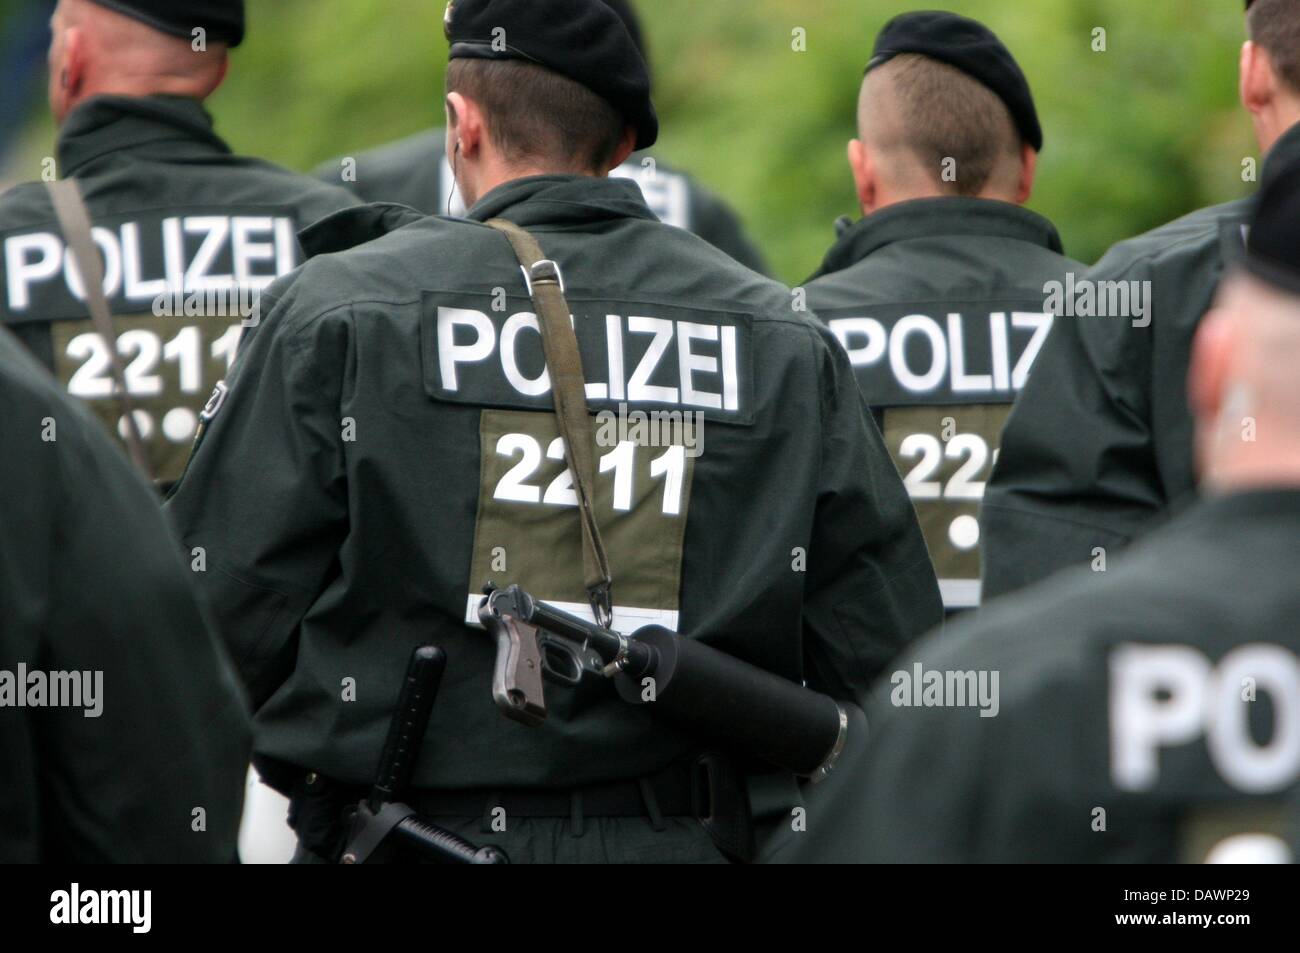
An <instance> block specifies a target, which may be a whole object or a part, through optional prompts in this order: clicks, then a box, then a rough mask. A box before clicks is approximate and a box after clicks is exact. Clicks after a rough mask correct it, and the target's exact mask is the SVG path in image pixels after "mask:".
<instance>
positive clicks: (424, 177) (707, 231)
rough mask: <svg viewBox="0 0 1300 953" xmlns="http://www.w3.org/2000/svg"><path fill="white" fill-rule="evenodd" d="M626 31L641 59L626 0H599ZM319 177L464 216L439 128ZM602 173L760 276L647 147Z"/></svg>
mask: <svg viewBox="0 0 1300 953" xmlns="http://www.w3.org/2000/svg"><path fill="white" fill-rule="evenodd" d="M606 2H607V3H608V4H609V6H610V7H611V8H612V9H613V10H614V12H615V13H617V14H618V15H619V16H620V17H621V18H622V19H623V23H624V24H625V25H626V26H627V28H628V31H629V32H630V33H631V34H632V39H633V41H634V42H635V43H636V45H637V49H639V50H640V51H641V54H642V56H643V57H644V58H645V59H646V60H647V61H648V60H649V56H648V54H647V53H646V45H645V34H644V32H643V30H642V27H641V22H640V20H639V19H638V18H637V15H636V11H635V10H633V9H632V4H631V2H630V0H606ZM315 175H316V176H317V177H318V178H320V179H321V180H322V181H324V182H329V183H331V184H338V183H339V182H340V179H341V180H342V183H343V185H344V186H345V187H347V188H349V189H351V190H352V191H353V192H355V193H356V194H357V195H360V196H361V197H362V198H364V199H365V200H366V201H367V202H399V203H401V204H403V205H409V206H410V207H411V208H414V209H419V210H420V211H421V212H424V213H426V214H432V215H444V214H445V215H464V214H465V201H464V196H463V195H460V194H459V193H458V192H457V191H456V188H455V181H456V180H455V174H454V172H453V170H452V167H451V162H450V161H449V159H448V156H447V136H446V132H445V131H444V130H442V129H432V130H428V131H426V132H421V133H417V134H416V135H413V136H411V137H409V138H407V139H403V140H401V141H400V142H394V143H391V144H389V145H386V146H381V147H379V148H377V149H371V150H370V151H368V152H363V153H361V154H360V155H358V156H355V157H351V158H341V159H334V160H332V161H330V162H326V163H324V164H323V165H321V166H320V167H318V168H317V169H316V171H315ZM610 175H614V176H619V177H622V178H627V179H631V180H632V181H633V182H635V183H636V184H637V185H639V186H640V187H641V192H642V193H643V194H644V196H645V200H646V204H647V205H649V206H650V210H651V211H652V212H654V213H655V215H657V216H658V217H659V220H660V221H662V222H667V223H668V224H669V225H676V226H678V227H679V228H685V229H689V230H690V231H692V232H694V233H695V234H696V235H699V236H700V237H701V238H703V239H704V240H705V241H707V242H709V243H710V244H712V245H715V246H717V247H718V248H721V249H722V250H723V251H725V252H726V253H727V254H728V255H730V256H731V257H732V258H734V259H736V261H738V262H740V263H741V264H742V265H747V266H748V267H750V268H753V269H754V270H755V271H757V272H759V273H760V274H767V273H768V268H767V262H766V261H765V260H764V258H763V253H762V252H761V251H760V250H759V248H758V246H757V245H755V244H754V242H753V241H752V240H751V239H750V238H749V236H748V235H746V234H745V230H744V226H743V225H742V224H741V221H740V217H739V216H738V215H737V214H736V213H735V211H734V210H732V209H731V207H730V206H728V205H727V203H726V202H724V201H723V200H722V198H721V197H719V196H718V195H715V194H714V193H713V192H710V191H709V190H708V189H706V188H705V187H704V186H702V185H700V183H699V182H697V181H696V180H695V179H694V178H693V177H692V176H691V175H689V174H687V173H685V172H683V171H681V170H680V169H675V168H673V167H671V166H669V165H667V164H666V163H664V162H661V161H660V160H659V159H658V157H656V156H652V155H650V154H649V153H648V152H641V151H638V152H636V153H634V154H633V155H631V156H630V157H628V159H627V161H625V162H624V163H623V164H622V165H620V166H619V167H618V168H616V169H614V170H613V171H612V172H611V173H610Z"/></svg>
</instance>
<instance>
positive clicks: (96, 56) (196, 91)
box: [50, 0, 243, 121]
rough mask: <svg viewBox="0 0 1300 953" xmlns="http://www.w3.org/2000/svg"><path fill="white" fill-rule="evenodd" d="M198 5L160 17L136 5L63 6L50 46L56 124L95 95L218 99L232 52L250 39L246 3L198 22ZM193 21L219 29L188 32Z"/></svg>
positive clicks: (120, 1)
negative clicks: (193, 11) (192, 12)
mask: <svg viewBox="0 0 1300 953" xmlns="http://www.w3.org/2000/svg"><path fill="white" fill-rule="evenodd" d="M194 2H195V0H189V3H188V4H187V2H186V0H180V2H178V3H176V4H174V5H173V6H172V7H167V8H160V9H166V10H170V11H171V12H170V13H165V14H161V15H160V16H154V15H153V12H152V11H153V6H154V5H152V4H148V3H140V2H135V0H132V2H127V0H59V5H58V7H57V8H56V10H55V12H54V17H53V19H52V21H51V29H52V33H53V40H52V42H51V46H50V106H51V109H52V110H53V112H54V115H55V118H56V120H58V121H62V120H63V119H64V118H65V117H66V116H67V114H68V113H69V112H71V111H72V110H73V109H74V108H76V106H78V105H79V104H80V103H82V102H84V101H85V100H87V99H89V98H91V97H93V96H101V95H123V96H152V95H172V96H186V97H190V98H193V99H205V98H207V97H208V96H209V95H211V94H212V92H214V91H215V90H216V88H217V87H218V86H219V85H220V84H221V81H222V79H223V78H224V77H225V72H226V64H227V50H228V47H229V45H230V44H232V43H237V42H238V41H239V39H240V38H242V33H243V27H242V23H243V4H242V2H237V0H227V2H225V3H216V4H215V7H216V8H218V10H219V11H221V10H225V13H219V15H217V16H216V17H215V18H214V19H212V20H210V21H209V20H204V19H202V18H201V17H200V18H197V19H194V20H190V19H188V17H187V15H186V8H187V6H188V5H190V4H192V3H194ZM178 18H179V19H178ZM191 22H192V23H201V22H206V23H210V25H211V29H210V30H209V29H208V28H207V27H198V26H195V27H193V28H189V27H188V26H185V25H183V24H188V23H191ZM232 24H233V25H232Z"/></svg>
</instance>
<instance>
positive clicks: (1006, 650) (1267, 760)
mask: <svg viewBox="0 0 1300 953" xmlns="http://www.w3.org/2000/svg"><path fill="white" fill-rule="evenodd" d="M1297 566H1300V490H1296V489H1288V490H1269V491H1258V492H1247V493H1241V494H1239V495H1232V496H1226V497H1222V498H1216V499H1211V500H1208V501H1207V502H1204V503H1202V504H1199V505H1198V507H1197V508H1194V509H1193V510H1191V511H1189V512H1186V513H1184V514H1183V515H1182V516H1180V517H1179V518H1177V519H1176V520H1174V521H1173V522H1171V523H1170V524H1168V525H1167V526H1165V527H1164V528H1163V529H1161V530H1160V531H1158V532H1156V533H1154V534H1152V535H1151V536H1149V537H1148V538H1146V539H1144V540H1143V541H1141V542H1140V543H1139V544H1136V545H1135V546H1134V547H1133V548H1132V549H1131V550H1129V551H1128V552H1126V553H1125V554H1124V555H1123V556H1121V557H1120V558H1119V559H1118V560H1116V561H1115V562H1114V563H1112V565H1111V567H1110V569H1109V570H1108V571H1107V572H1105V573H1093V572H1091V571H1089V570H1088V569H1087V568H1077V569H1074V570H1070V571H1069V572H1067V573H1062V574H1061V575H1060V576H1058V577H1057V578H1055V579H1052V580H1050V581H1048V582H1046V583H1043V584H1041V585H1039V586H1036V587H1033V588H1030V589H1026V590H1025V591H1024V592H1022V593H1018V594H1016V595H1015V596H1014V597H1009V598H1007V599H1005V600H1000V601H998V602H997V603H994V604H992V605H990V606H988V607H987V608H985V609H984V610H982V611H981V613H980V615H979V616H978V617H977V618H975V619H974V620H973V621H972V622H970V623H968V624H959V625H954V626H950V627H949V629H948V631H947V632H945V633H944V634H943V636H942V637H930V638H927V639H925V640H923V641H921V642H918V643H916V644H915V645H914V646H913V647H912V648H911V649H910V650H909V651H908V652H906V653H904V655H903V656H901V657H900V658H899V659H898V661H897V665H896V668H897V672H895V673H894V674H893V675H892V676H890V677H889V678H887V679H881V683H880V686H879V688H878V690H877V692H876V693H875V697H874V698H873V707H871V708H870V709H869V718H870V720H871V726H872V731H873V735H872V739H871V742H870V744H869V746H868V748H869V750H868V751H867V754H866V756H865V757H864V758H863V759H862V762H863V764H864V768H863V770H862V772H861V773H860V774H859V775H858V776H857V781H858V784H859V785H860V787H859V790H862V789H865V790H869V791H875V792H877V794H876V795H875V796H873V797H872V798H870V799H867V800H866V803H864V804H863V805H862V807H861V811H860V813H859V814H858V816H857V818H856V819H855V820H852V821H847V820H846V825H847V826H845V827H842V828H841V829H840V831H839V832H838V834H839V836H840V837H841V838H843V840H844V842H845V844H856V845H858V846H859V848H860V849H861V851H862V853H861V854H860V856H862V857H865V858H868V859H872V860H878V861H907V862H926V861H939V862H1063V863H1080V862H1094V861H1107V862H1111V861H1115V862H1127V863H1172V862H1180V861H1186V862H1201V861H1203V860H1205V859H1207V858H1208V857H1211V856H1212V855H1214V856H1215V857H1216V859H1227V858H1228V857H1234V858H1236V859H1237V860H1240V859H1242V857H1243V853H1244V855H1245V856H1249V857H1253V858H1254V859H1261V858H1263V857H1266V856H1277V855H1279V854H1285V853H1286V852H1287V850H1288V849H1289V850H1291V851H1292V854H1291V856H1292V858H1293V859H1294V858H1295V857H1296V856H1300V853H1296V852H1295V848H1296V846H1298V842H1297V841H1296V838H1295V834H1296V831H1295V824H1294V822H1295V821H1296V820H1297V819H1300V817H1297V815H1296V814H1295V813H1294V808H1295V806H1296V805H1297V804H1300V801H1298V800H1297V798H1298V797H1300V745H1297V744H1296V732H1297V730H1300V689H1298V687H1297V686H1300V630H1298V629H1297V628H1296V620H1297V619H1300V584H1298V583H1300V571H1298V570H1297V568H1296V567H1297ZM962 673H969V675H968V677H967V678H966V685H967V688H966V690H965V699H966V703H965V704H964V705H962V704H960V698H959V696H958V694H957V693H956V691H955V689H956V687H957V678H956V676H960V675H961V674H962ZM992 675H996V676H997V681H996V682H992V681H991V680H990V679H989V676H992ZM936 678H940V679H942V680H943V684H944V685H945V690H944V691H942V692H941V691H940V690H939V688H938V687H937V686H938V684H939V682H937V681H936ZM981 680H982V681H981ZM980 685H983V686H984V687H985V688H988V689H991V690H990V691H985V692H984V693H983V695H982V696H980V699H979V700H980V701H981V702H982V701H983V700H985V699H988V700H989V702H988V703H987V704H976V703H975V700H976V696H977V695H978V694H979V692H980V688H979V687H978V686H980ZM938 701H944V702H946V703H947V705H948V707H939V706H938V705H937V704H934V703H935V702H938ZM981 710H983V711H987V712H989V713H990V715H989V717H982V715H981ZM840 817H841V819H845V818H846V815H844V814H841V815H840ZM1239 835H1252V836H1247V837H1245V839H1241V838H1239ZM832 856H835V854H834V852H833V851H832Z"/></svg>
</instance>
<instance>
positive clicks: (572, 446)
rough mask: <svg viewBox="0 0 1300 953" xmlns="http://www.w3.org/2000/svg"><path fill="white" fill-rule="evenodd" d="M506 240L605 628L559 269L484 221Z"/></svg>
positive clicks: (591, 450) (583, 391)
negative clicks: (528, 305)
mask: <svg viewBox="0 0 1300 953" xmlns="http://www.w3.org/2000/svg"><path fill="white" fill-rule="evenodd" d="M487 225H488V226H489V227H490V228H495V229H496V230H497V231H498V232H500V233H501V234H503V235H505V237H506V238H508V239H509V240H510V247H511V248H513V249H514V252H515V257H516V258H518V259H519V264H520V266H521V267H522V268H523V271H524V278H525V280H526V281H527V283H528V293H529V295H531V297H532V299H533V307H534V308H535V309H536V311H537V319H538V324H539V327H540V329H541V333H542V350H543V352H544V353H545V355H546V369H547V372H548V373H549V374H550V376H551V394H552V396H553V399H554V401H555V416H556V419H557V420H558V421H559V425H560V436H561V437H563V438H564V456H565V459H566V461H567V463H568V464H569V470H570V472H572V473H573V483H574V487H575V489H576V490H577V494H578V508H579V513H580V517H581V523H582V564H583V576H584V579H583V582H584V584H585V585H586V587H587V595H588V597H589V598H590V599H591V608H592V611H593V612H595V614H596V621H597V622H598V623H600V624H601V625H602V626H605V627H606V628H609V627H611V625H612V623H613V597H612V595H611V589H612V587H613V584H614V578H613V576H612V575H611V573H610V568H609V557H608V556H607V555H606V554H605V544H604V542H603V541H602V540H601V538H600V526H599V525H598V523H597V520H596V504H595V496H594V493H595V482H596V461H595V443H596V441H595V436H594V431H593V430H592V426H591V417H590V416H589V415H588V413H587V384H586V378H585V377H584V376H583V373H582V355H581V353H580V352H579V351H578V336H577V334H576V333H574V330H573V324H572V323H571V319H570V312H569V303H568V301H566V300H565V298H564V288H563V286H562V284H561V282H562V278H561V276H560V269H559V266H558V265H557V264H556V263H555V262H554V261H551V260H550V259H549V258H547V257H546V255H545V254H544V253H543V252H542V247H541V245H539V244H538V243H537V239H535V238H533V236H532V235H530V234H528V232H526V231H524V230H523V229H522V228H520V227H519V226H518V225H516V224H515V223H514V222H508V221H506V220H505V219H503V218H494V219H492V220H491V221H489V222H487Z"/></svg>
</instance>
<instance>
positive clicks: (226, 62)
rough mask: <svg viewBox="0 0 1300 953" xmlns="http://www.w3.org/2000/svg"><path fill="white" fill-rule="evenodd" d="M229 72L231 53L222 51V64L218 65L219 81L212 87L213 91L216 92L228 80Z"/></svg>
mask: <svg viewBox="0 0 1300 953" xmlns="http://www.w3.org/2000/svg"><path fill="white" fill-rule="evenodd" d="M229 72H230V54H229V53H226V52H222V54H221V65H220V66H219V67H217V82H216V84H215V85H213V87H212V91H213V92H214V93H215V92H216V91H217V90H218V89H220V88H221V84H222V83H224V82H225V81H226V74H227V73H229Z"/></svg>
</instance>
